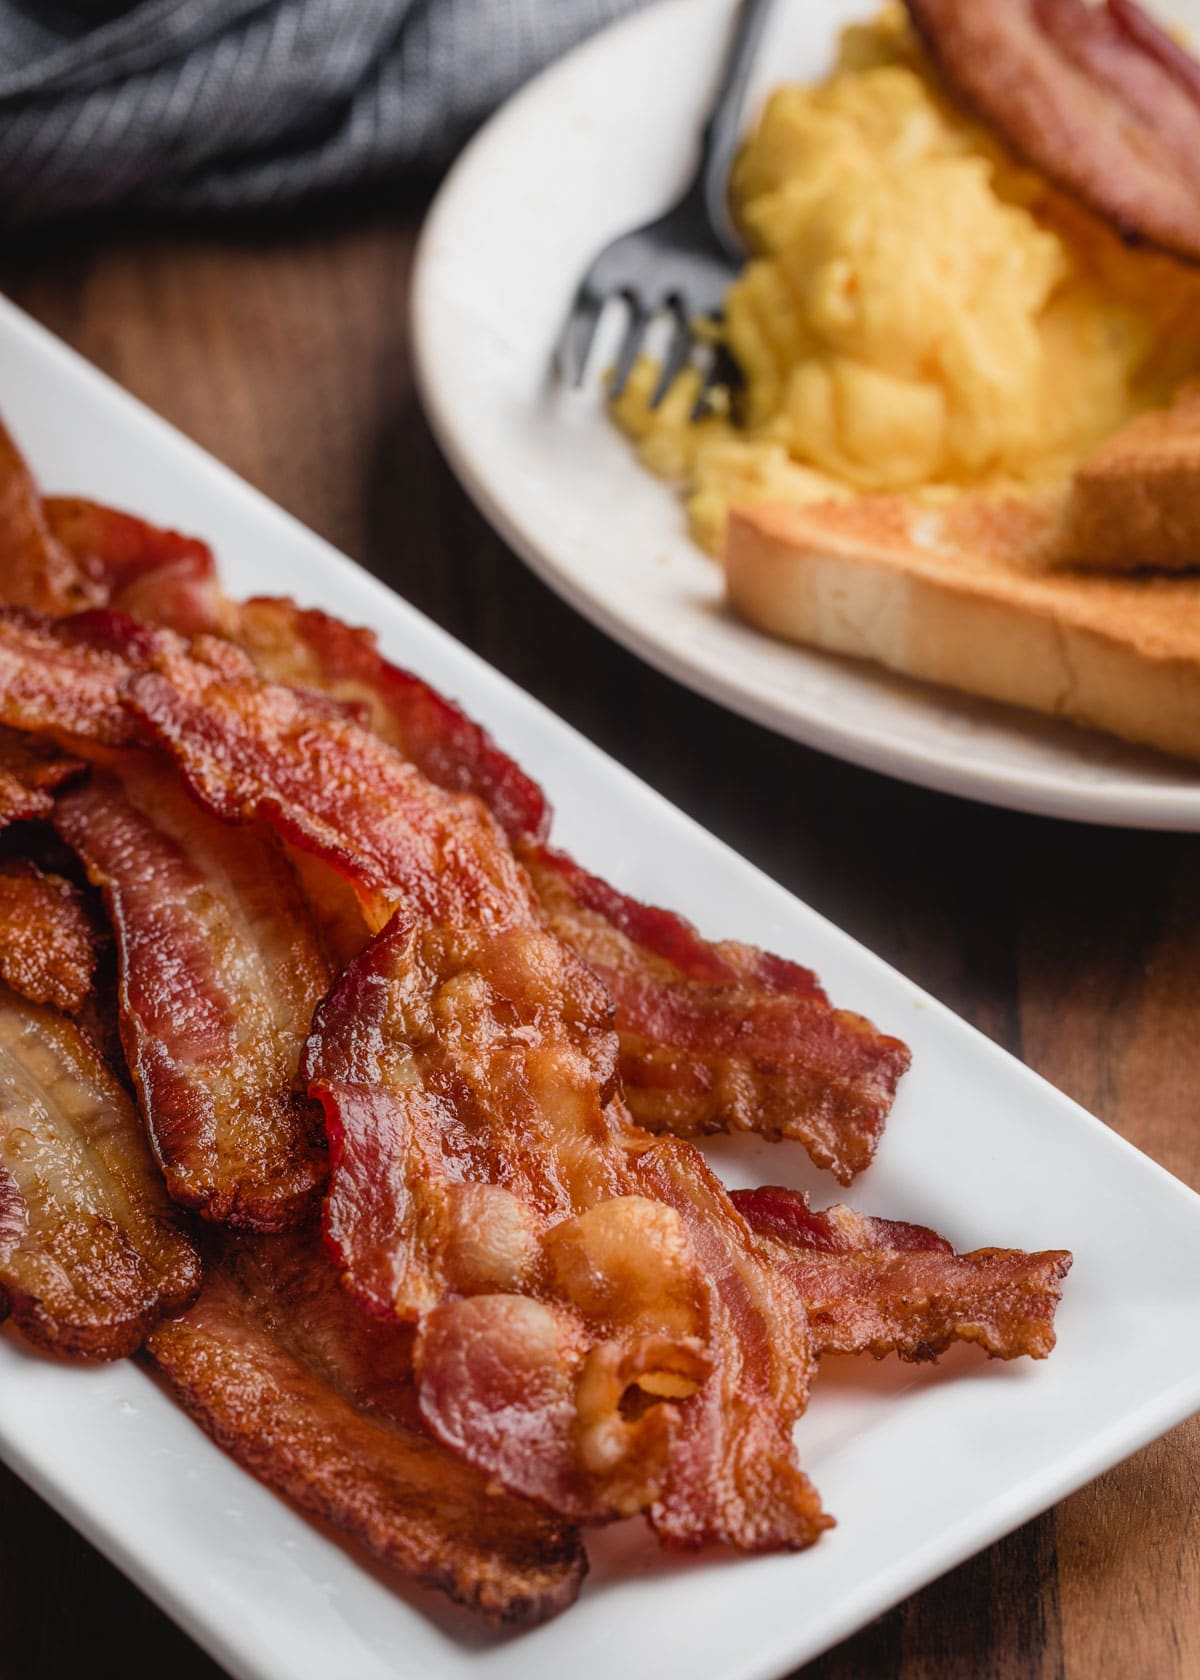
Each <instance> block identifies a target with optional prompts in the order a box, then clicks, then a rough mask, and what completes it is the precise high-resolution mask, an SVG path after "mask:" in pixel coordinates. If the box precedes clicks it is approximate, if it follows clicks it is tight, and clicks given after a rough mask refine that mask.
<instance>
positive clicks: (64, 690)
mask: <svg viewBox="0 0 1200 1680" xmlns="http://www.w3.org/2000/svg"><path fill="white" fill-rule="evenodd" d="M166 635H167V633H166V632H163V631H154V630H151V629H148V628H147V627H145V626H143V625H139V624H138V623H137V622H136V621H135V620H134V619H131V618H127V617H125V616H123V615H122V614H119V613H109V612H104V611H97V612H85V613H77V614H75V615H74V616H72V617H70V618H61V619H54V618H47V617H45V616H44V615H41V614H37V613H30V612H24V611H22V610H20V609H18V608H0V724H3V725H5V726H7V727H8V728H9V729H16V730H26V731H28V732H29V733H30V734H32V735H38V736H49V737H50V739H51V740H53V741H56V742H58V743H59V744H60V745H64V746H66V747H67V748H68V749H71V748H76V749H79V750H83V748H84V747H86V746H119V745H121V744H123V743H125V742H127V741H129V740H131V739H132V738H133V735H134V733H135V724H134V720H133V718H132V717H131V716H130V714H129V713H128V712H127V711H126V709H125V707H124V705H123V704H122V700H121V691H122V687H123V685H124V683H125V682H126V680H127V678H128V677H129V675H130V672H131V670H133V669H134V668H135V667H136V666H137V665H138V664H140V663H144V662H146V661H148V660H149V659H150V658H151V656H152V655H153V653H154V652H155V650H156V649H157V648H158V646H159V644H160V642H161V641H162V640H163V639H165V637H166Z"/></svg>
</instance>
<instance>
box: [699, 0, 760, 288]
mask: <svg viewBox="0 0 1200 1680" xmlns="http://www.w3.org/2000/svg"><path fill="white" fill-rule="evenodd" d="M774 3H775V0H740V4H739V6H738V9H737V16H736V18H735V19H734V23H733V33H732V36H731V38H730V42H729V47H728V52H727V56H726V59H725V68H724V70H723V72H722V75H721V85H720V87H719V89H718V90H717V97H716V102H715V103H714V105H713V108H712V112H711V114H710V116H709V119H708V121H707V122H706V123H705V125H704V135H703V138H702V141H701V150H700V183H701V190H702V193H703V197H704V207H705V210H706V211H707V213H708V220H709V225H710V226H711V227H712V230H713V232H714V233H715V234H716V236H717V239H718V240H719V241H720V243H721V244H722V246H724V248H725V250H726V252H727V253H728V255H729V256H731V257H732V258H733V259H734V260H735V261H737V262H741V260H742V258H743V257H744V256H745V250H744V247H743V245H742V241H741V239H740V238H739V237H738V232H737V229H736V228H735V227H734V225H733V217H732V216H731V215H730V212H729V171H730V169H731V167H732V165H733V154H734V152H735V151H736V150H737V145H738V138H739V135H740V133H741V119H742V105H743V103H744V102H745V98H746V89H747V87H748V86H749V83H750V75H751V72H752V71H753V68H754V60H755V57H756V56H757V53H758V46H759V42H760V41H761V40H762V34H763V30H764V29H765V27H766V23H767V18H768V16H769V15H770V12H771V8H772V6H773V5H774Z"/></svg>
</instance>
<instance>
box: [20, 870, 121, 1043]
mask: <svg viewBox="0 0 1200 1680" xmlns="http://www.w3.org/2000/svg"><path fill="white" fill-rule="evenodd" d="M99 943H100V930H99V928H98V927H97V926H96V922H95V919H94V918H93V916H92V914H91V912H90V911H89V909H88V907H87V905H86V904H85V903H84V900H83V895H82V894H81V893H80V892H79V891H78V889H77V888H76V887H73V886H72V885H71V883H70V881H64V880H63V878H62V876H61V875H44V874H43V873H42V871H41V870H40V869H38V868H37V866H36V865H35V864H33V863H27V862H25V861H24V860H17V859H9V860H5V861H3V862H0V980H3V981H4V982H5V984H6V985H9V986H11V987H12V989H13V991H14V992H19V993H20V994H21V996H22V997H24V998H28V999H29V1000H30V1001H31V1002H32V1003H52V1004H54V1006H55V1007H56V1008H57V1009H63V1010H65V1011H66V1012H67V1014H69V1015H75V1014H78V1012H79V1010H80V1009H82V1007H83V1004H84V1001H85V1000H86V998H87V995H88V993H89V992H90V991H91V987H92V977H93V975H94V973H95V970H96V955H97V951H98V948H99Z"/></svg>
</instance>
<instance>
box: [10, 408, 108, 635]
mask: <svg viewBox="0 0 1200 1680" xmlns="http://www.w3.org/2000/svg"><path fill="white" fill-rule="evenodd" d="M101 599H102V593H101V591H100V590H99V589H98V588H97V586H96V584H95V583H94V581H93V580H92V579H91V578H90V577H89V576H88V574H87V572H86V570H85V569H84V568H83V567H81V566H80V565H78V564H77V563H76V561H75V559H74V558H73V557H72V555H71V554H70V553H69V552H68V550H67V549H66V548H64V547H63V545H62V544H61V543H60V542H59V541H58V539H57V538H56V537H55V536H54V534H53V532H52V531H51V529H50V526H49V524H48V523H47V520H46V515H45V512H44V510H43V507H42V502H41V497H40V496H39V495H38V492H37V486H36V485H35V484H34V482H33V478H32V476H31V474H30V471H29V468H28V467H27V466H26V465H25V462H24V460H23V459H22V457H21V454H20V451H19V450H18V449H17V446H16V444H15V443H14V442H13V440H12V438H11V437H10V436H9V434H8V432H7V431H5V429H4V427H3V425H0V601H3V602H4V603H5V604H6V605H8V606H12V607H31V608H33V609H34V611H36V612H44V613H69V612H76V611H78V610H79V609H80V608H82V607H91V606H96V605H98V604H99V602H100V600H101Z"/></svg>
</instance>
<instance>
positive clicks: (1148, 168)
mask: <svg viewBox="0 0 1200 1680" xmlns="http://www.w3.org/2000/svg"><path fill="white" fill-rule="evenodd" d="M907 5H908V10H909V13H910V15H911V16H912V19H913V22H914V23H915V24H916V26H917V29H918V31H919V32H920V35H921V37H922V39H923V40H924V42H925V45H926V46H927V47H928V48H929V51H930V54H931V56H932V57H933V59H934V60H935V62H936V63H937V66H938V68H939V69H940V70H941V72H942V74H943V75H944V76H945V78H946V80H947V82H948V83H949V84H950V87H951V89H952V90H953V92H955V93H956V94H957V95H958V96H959V97H960V98H961V99H962V100H963V101H964V103H965V104H966V105H968V106H969V107H970V108H971V109H972V110H973V111H975V112H977V113H978V114H979V115H980V116H981V117H983V119H984V120H985V121H986V122H988V123H990V124H991V126H992V127H993V128H995V129H996V130H997V131H998V133H999V134H1000V136H1001V137H1002V138H1003V139H1004V140H1006V141H1007V142H1008V144H1009V145H1010V146H1011V147H1012V148H1013V150H1014V151H1016V152H1018V153H1019V154H1020V155H1021V156H1023V157H1024V158H1026V159H1027V160H1028V161H1029V162H1030V163H1032V164H1034V165H1035V167H1036V168H1038V169H1040V170H1041V171H1042V172H1043V173H1044V174H1046V175H1047V176H1049V178H1050V179H1051V180H1052V181H1056V182H1057V183H1058V184H1059V185H1060V186H1062V187H1065V188H1066V189H1067V191H1068V192H1071V193H1074V194H1075V195H1076V196H1077V197H1079V198H1081V199H1082V200H1083V201H1084V202H1085V203H1086V204H1090V205H1091V206H1092V208H1093V209H1094V210H1097V211H1099V213H1100V214H1101V215H1102V216H1104V217H1106V218H1107V219H1108V220H1109V221H1111V222H1113V223H1114V224H1115V225H1116V227H1117V228H1118V229H1119V231H1120V232H1121V233H1123V234H1125V235H1127V236H1130V237H1136V238H1143V239H1148V240H1151V241H1153V242H1154V243H1155V244H1158V245H1162V246H1165V247H1166V248H1167V249H1168V250H1171V251H1175V252H1176V253H1178V254H1179V255H1180V256H1184V257H1188V258H1190V259H1192V260H1193V261H1195V260H1200V66H1198V65H1197V63H1196V61H1195V60H1194V59H1193V58H1191V57H1190V55H1188V54H1186V53H1185V52H1183V50H1182V49H1181V48H1180V47H1179V46H1178V45H1177V44H1176V43H1175V42H1174V41H1172V40H1171V38H1170V37H1169V36H1168V35H1165V34H1164V33H1163V31H1162V30H1160V29H1159V28H1158V26H1157V25H1156V24H1155V23H1153V22H1152V21H1151V19H1150V18H1148V17H1147V16H1146V14H1145V13H1144V12H1143V11H1141V10H1140V8H1138V7H1137V6H1135V5H1133V4H1132V3H1131V0H1109V4H1108V5H1093V4H1089V3H1088V0H972V4H970V5H963V4H962V3H961V0H907Z"/></svg>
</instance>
